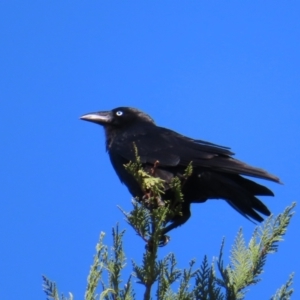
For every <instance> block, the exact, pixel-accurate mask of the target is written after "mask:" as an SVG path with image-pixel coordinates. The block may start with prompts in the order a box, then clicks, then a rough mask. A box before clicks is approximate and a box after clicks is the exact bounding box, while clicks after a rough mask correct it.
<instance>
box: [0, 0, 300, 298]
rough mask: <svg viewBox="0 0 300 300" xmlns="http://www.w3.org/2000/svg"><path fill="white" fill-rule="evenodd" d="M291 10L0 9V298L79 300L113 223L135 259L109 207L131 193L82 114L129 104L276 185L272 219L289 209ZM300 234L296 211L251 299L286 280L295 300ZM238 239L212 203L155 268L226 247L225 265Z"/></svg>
mask: <svg viewBox="0 0 300 300" xmlns="http://www.w3.org/2000/svg"><path fill="white" fill-rule="evenodd" d="M299 9H300V4H299V2H297V1H286V2H283V1H275V2H274V1H251V2H250V1H189V2H186V1H151V2H150V1H148V2H147V1H143V2H140V1H126V2H125V1H85V2H83V1H56V0H54V1H2V2H1V3H0V26H1V30H0V42H1V47H0V65H1V68H0V99H1V118H0V122H1V126H0V128H1V130H0V134H1V147H0V151H1V172H0V177H1V204H0V206H1V207H0V235H1V260H0V278H1V286H0V294H1V298H2V299H20V298H22V299H45V295H44V294H43V292H42V288H41V284H42V282H41V275H42V274H45V275H47V276H48V277H49V278H50V279H52V280H55V281H56V283H57V284H58V287H59V290H60V292H64V293H67V292H69V291H70V292H72V293H73V294H74V295H75V297H76V299H82V297H83V295H84V291H85V287H86V278H87V274H88V271H89V267H90V264H91V263H92V257H93V255H94V247H95V244H96V242H97V240H98V236H99V233H100V231H104V232H106V233H107V235H106V242H107V243H109V244H111V235H110V233H111V228H112V227H113V226H114V225H115V224H116V223H117V222H120V226H121V228H124V229H126V230H127V231H126V236H125V245H124V246H125V251H126V253H127V256H128V258H129V259H131V258H133V259H135V260H136V261H137V262H140V261H141V258H142V253H143V251H144V244H143V242H142V241H141V240H140V239H139V238H138V237H137V236H135V234H134V233H133V231H132V230H131V229H130V228H129V227H128V225H127V224H126V223H125V221H124V218H123V216H122V214H121V213H120V211H119V210H118V209H117V205H121V206H122V207H123V208H124V209H125V210H129V209H130V208H131V206H130V199H131V196H130V195H129V193H128V191H127V189H126V187H124V186H122V185H121V183H120V182H119V180H118V178H117V176H116V175H115V173H114V171H113V169H112V167H111V165H110V162H109V159H108V156H107V154H106V153H105V148H104V134H103V130H102V128H100V127H97V126H96V125H93V124H89V123H86V122H82V121H80V120H79V116H80V115H82V114H84V113H88V112H91V111H97V110H108V109H111V108H115V107H117V106H132V107H137V108H139V109H141V110H144V111H145V112H147V113H148V114H150V115H151V116H152V117H153V118H154V119H155V121H156V122H157V124H159V125H161V126H164V127H168V128H172V129H173V130H176V131H178V132H180V133H182V134H185V135H188V136H191V137H194V138H199V139H203V140H207V141H210V142H214V143H217V144H220V145H224V146H229V147H231V148H232V150H233V151H234V152H235V153H236V157H237V158H239V159H241V160H243V161H246V162H248V163H249V164H252V165H254V166H259V167H262V168H264V169H266V170H268V171H269V172H271V173H274V174H276V175H277V176H279V177H280V178H281V180H282V181H283V183H284V185H278V184H275V183H271V182H264V184H265V185H267V186H268V187H269V188H271V189H272V190H273V191H274V193H275V195H276V197H275V198H268V197H265V198H264V199H263V201H264V202H265V203H266V204H267V205H268V207H269V208H270V209H271V211H272V212H274V213H275V214H278V213H280V212H282V211H283V209H284V208H285V207H286V206H287V205H289V204H290V203H291V202H292V201H297V200H298V198H299V193H300V188H299V174H298V171H299V162H300V159H299V150H300V147H299V144H300V142H299V140H300V134H299V131H300V100H299V99H300V81H299V80H300V79H299V69H300V58H299V57H300V55H299V53H300V43H299V32H300V19H299ZM260 182H263V181H260ZM296 210H298V208H296ZM299 223H300V221H299V216H298V214H296V216H295V217H294V219H293V221H292V224H291V226H290V228H289V230H288V233H287V235H286V237H285V242H284V243H282V244H281V245H280V248H279V253H277V254H275V255H273V256H271V257H270V258H269V260H268V262H267V266H266V269H265V273H264V274H263V276H262V277H263V281H262V283H261V284H260V285H258V286H256V287H252V288H251V291H250V294H249V299H258V297H259V299H268V298H270V296H271V295H272V294H273V293H274V292H275V291H276V289H277V288H279V287H280V285H281V284H283V283H284V282H285V281H286V280H287V278H288V275H289V274H290V273H291V272H292V271H295V272H296V279H295V285H294V286H295V288H296V289H297V291H296V293H295V299H296V298H297V297H299V295H300V294H299V286H300V284H299V274H298V273H299V271H300V263H299V253H298V252H299V251H298V249H299V244H298V243H299V242H298V240H299V229H297V228H299V226H300V224H299ZM297 224H298V225H297ZM240 227H243V229H244V231H245V235H246V237H247V238H249V237H250V236H251V232H252V231H253V229H254V225H253V223H251V222H249V221H247V220H246V219H244V218H243V217H241V216H240V215H239V214H237V213H236V212H235V211H234V210H233V209H232V208H231V207H229V206H228V205H227V204H226V203H225V202H224V201H210V202H208V203H205V204H202V205H194V206H193V208H192V218H191V219H190V221H189V222H188V223H187V224H185V225H184V226H183V227H181V228H179V229H177V230H174V231H173V232H172V233H171V238H172V240H171V242H170V244H169V245H168V246H167V247H165V248H163V249H161V256H164V255H166V254H167V253H169V252H171V251H172V252H175V253H176V255H177V257H178V263H179V267H185V266H187V264H188V262H189V261H190V260H191V259H192V258H196V259H197V261H198V262H199V263H200V261H202V258H203V256H204V255H208V257H209V259H210V260H211V259H212V258H213V257H214V256H217V255H218V253H219V247H220V244H221V240H222V237H223V236H226V245H227V246H226V248H225V251H226V255H225V256H226V257H227V256H228V253H229V250H230V248H229V246H230V245H231V244H232V242H233V240H234V237H235V235H236V233H237V231H238V229H239V228H240ZM128 263H129V266H128V267H129V268H128V270H129V271H130V260H129V261H128ZM129 271H128V272H129ZM140 291H141V288H140V287H139V288H138V292H140Z"/></svg>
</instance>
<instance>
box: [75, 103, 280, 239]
mask: <svg viewBox="0 0 300 300" xmlns="http://www.w3.org/2000/svg"><path fill="white" fill-rule="evenodd" d="M80 119H82V120H85V121H89V122H93V123H96V124H99V125H102V126H103V127H104V131H105V136H106V150H107V152H108V154H109V158H110V161H111V164H112V166H113V168H114V169H115V171H116V173H117V175H118V177H119V179H120V180H121V182H122V183H124V184H125V185H126V186H127V188H128V190H129V192H130V193H131V195H132V196H133V197H138V198H139V199H142V198H143V196H145V195H144V194H145V191H143V190H142V188H141V186H140V185H139V183H138V182H137V180H136V179H135V178H134V177H133V175H131V174H130V173H129V172H128V171H127V170H126V169H125V168H124V164H127V163H128V162H130V161H135V160H136V157H135V155H136V154H135V153H136V151H135V147H136V149H137V152H138V156H139V157H140V161H141V163H142V166H143V169H144V170H145V171H147V172H150V170H151V169H152V170H153V166H154V165H155V176H157V177H160V178H161V179H163V180H164V181H165V183H166V184H165V191H164V192H165V193H164V195H162V197H163V198H162V201H163V200H169V201H171V202H172V200H173V201H175V200H174V195H173V194H172V191H171V188H170V183H171V181H172V179H173V178H174V177H175V176H177V177H178V178H182V180H185V182H184V184H183V185H182V193H183V202H182V203H181V213H180V214H178V215H176V216H173V218H172V219H170V220H167V221H168V222H167V223H169V224H168V225H166V226H165V227H164V229H163V230H162V232H161V234H162V237H163V236H165V234H166V233H168V232H169V231H170V230H172V229H174V228H176V227H178V226H180V225H182V224H184V223H185V222H186V221H187V220H188V219H189V218H190V216H191V211H190V206H191V203H203V202H205V201H207V200H209V199H223V200H225V201H226V202H227V203H228V204H229V205H231V206H232V207H233V208H234V209H236V210H237V211H238V212H239V213H240V214H242V215H243V216H244V217H246V218H248V219H250V220H254V221H257V222H262V221H263V217H262V216H261V215H260V214H262V215H265V216H269V215H270V211H269V209H268V208H267V207H266V206H265V205H264V204H263V203H262V202H261V201H260V200H259V199H258V198H257V197H256V196H274V194H273V192H272V191H271V190H269V189H268V188H267V187H265V186H263V185H260V184H258V183H256V182H254V181H251V180H249V179H247V178H245V177H243V176H251V177H257V178H263V179H267V180H271V181H274V182H277V183H280V180H279V178H278V177H276V176H274V175H272V174H269V173H267V172H266V171H264V170H262V169H259V168H256V167H252V166H250V165H247V164H246V163H244V162H242V161H239V160H237V159H234V158H233V157H232V156H233V155H234V153H233V152H231V151H230V148H228V147H224V146H220V145H216V144H213V143H209V142H206V141H202V140H196V139H193V138H189V137H186V136H184V135H181V134H179V133H177V132H175V131H172V130H170V129H167V128H163V127H159V126H157V125H156V124H155V122H154V120H153V119H152V118H151V117H150V116H149V115H147V114H146V113H144V112H142V111H140V110H138V109H136V108H131V107H118V108H115V109H113V110H111V111H99V112H95V113H89V114H85V115H83V116H81V118H80ZM190 163H192V174H191V175H190V176H189V177H188V178H187V179H186V178H183V174H184V172H185V170H186V168H187V166H188V165H189V164H190ZM242 175H243V176H242ZM259 213H260V214H259Z"/></svg>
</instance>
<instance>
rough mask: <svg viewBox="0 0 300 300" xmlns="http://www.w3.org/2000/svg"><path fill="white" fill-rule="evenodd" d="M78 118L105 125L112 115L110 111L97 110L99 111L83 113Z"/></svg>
mask: <svg viewBox="0 0 300 300" xmlns="http://www.w3.org/2000/svg"><path fill="white" fill-rule="evenodd" d="M80 120H85V121H89V122H93V123H97V124H100V125H105V124H108V123H110V122H111V121H112V115H111V112H110V111H99V112H95V113H89V114H86V115H83V116H81V117H80Z"/></svg>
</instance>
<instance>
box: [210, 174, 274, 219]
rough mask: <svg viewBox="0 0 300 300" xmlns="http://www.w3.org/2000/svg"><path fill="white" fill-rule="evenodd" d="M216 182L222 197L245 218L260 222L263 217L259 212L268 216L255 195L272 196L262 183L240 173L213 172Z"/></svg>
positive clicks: (266, 209) (264, 207)
mask: <svg viewBox="0 0 300 300" xmlns="http://www.w3.org/2000/svg"><path fill="white" fill-rule="evenodd" d="M214 175H215V176H216V177H217V178H216V179H217V180H218V184H219V185H221V186H222V189H220V190H221V191H222V195H220V198H223V199H225V200H226V201H227V203H228V204H229V205H231V206H232V207H233V208H234V209H235V210H237V211H238V212H239V213H240V214H241V215H243V216H244V217H246V218H247V219H250V220H251V219H252V220H255V221H257V222H262V221H263V220H264V219H263V217H262V216H261V215H260V214H259V213H261V214H263V215H265V216H269V215H270V214H271V212H270V211H269V209H268V208H267V207H266V206H265V205H264V204H263V203H262V202H261V201H260V200H259V199H258V198H257V197H256V196H274V194H273V192H272V191H271V190H269V189H268V188H266V187H265V186H263V185H260V184H258V183H256V182H254V181H251V180H249V179H246V178H244V177H242V176H240V175H235V174H234V175H231V176H228V174H226V176H223V175H222V174H214Z"/></svg>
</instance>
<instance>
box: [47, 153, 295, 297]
mask: <svg viewBox="0 0 300 300" xmlns="http://www.w3.org/2000/svg"><path fill="white" fill-rule="evenodd" d="M136 154H137V152H136ZM141 166H142V165H141V162H140V160H139V158H137V161H136V162H134V163H132V162H131V163H129V164H127V165H126V169H127V170H128V172H130V173H131V174H133V176H135V178H136V179H137V181H138V182H139V183H140V184H141V186H142V187H143V191H144V192H145V195H147V197H145V199H144V198H143V199H134V200H133V201H132V204H133V209H132V211H131V212H125V211H123V210H122V209H121V208H120V209H121V211H122V212H123V214H124V215H125V218H126V220H127V222H128V224H130V226H131V227H132V228H133V229H134V230H135V232H136V233H137V235H138V236H140V237H141V238H142V239H143V240H144V241H145V242H146V245H147V247H146V249H145V250H144V253H143V259H142V262H141V263H140V264H138V263H136V262H135V261H132V274H131V275H130V276H129V278H128V279H127V280H126V281H125V282H126V283H125V284H124V283H123V281H122V271H123V269H124V268H125V267H126V266H127V265H126V256H125V253H124V250H123V243H122V241H123V236H124V231H121V232H120V231H119V228H118V226H116V228H115V229H113V231H112V236H113V246H112V248H111V249H109V247H108V246H106V245H105V244H104V241H103V240H104V233H101V234H100V238H99V242H98V244H97V246H96V254H95V256H94V260H93V264H92V266H91V268H90V273H89V275H88V284H87V288H86V292H85V299H86V300H96V299H101V300H102V299H103V300H121V299H125V300H132V299H137V298H136V296H135V292H134V289H133V280H132V278H134V279H135V280H134V282H136V283H139V284H141V285H143V286H144V299H145V300H148V299H152V298H151V297H153V295H156V298H157V299H160V300H189V299H201V300H225V299H227V300H238V299H244V298H245V296H246V294H247V292H248V291H249V287H250V286H253V285H256V284H257V283H259V282H260V281H261V277H260V275H261V274H262V273H263V268H264V265H265V263H266V260H267V257H268V255H269V254H272V253H275V252H276V251H277V250H278V246H279V242H280V241H282V240H283V236H284V235H285V233H286V230H287V227H288V225H289V223H290V221H291V218H292V216H293V209H294V207H295V203H293V204H292V205H290V206H288V207H287V208H286V209H285V210H284V212H283V213H282V214H280V215H279V216H277V217H273V216H271V217H269V218H268V219H267V220H266V221H265V222H264V224H263V225H262V226H260V227H257V228H256V229H255V230H254V233H253V235H252V237H251V239H250V241H249V243H247V242H246V241H245V239H244V236H243V231H242V229H240V230H239V231H238V234H237V236H236V239H235V242H234V244H233V246H232V249H231V254H230V257H229V264H228V265H225V264H224V259H223V249H224V240H223V241H222V244H221V249H220V253H219V256H218V258H217V259H216V260H215V261H214V262H213V263H211V264H209V263H208V258H207V256H204V259H203V260H202V263H201V264H200V267H199V268H196V267H195V264H196V261H195V260H192V261H191V262H190V263H189V266H188V267H187V268H186V269H183V270H181V269H179V268H178V267H177V261H176V257H175V254H174V253H170V254H168V255H167V256H166V257H164V258H162V259H159V258H158V250H159V246H160V245H161V234H160V233H161V230H162V229H163V228H164V226H165V224H166V222H167V220H168V219H169V218H170V217H172V216H173V215H174V214H179V213H180V203H181V202H182V200H183V196H182V192H181V189H182V185H183V184H184V183H185V181H184V178H188V177H189V176H190V175H191V173H192V164H190V165H189V167H188V168H187V170H186V172H185V175H184V178H183V179H182V178H181V180H179V179H178V178H175V179H174V180H173V181H172V183H171V187H172V189H173V192H174V194H175V195H176V200H177V201H175V202H176V203H175V204H174V203H172V204H171V203H169V202H168V201H164V202H163V203H161V202H162V201H161V200H160V199H161V195H162V194H163V193H164V187H165V182H164V181H163V180H161V179H159V178H156V177H155V167H156V166H155V165H154V166H153V169H152V170H151V172H152V173H151V174H148V173H146V172H145V171H144V170H142V168H141ZM105 279H106V280H105ZM43 283H44V284H43V289H44V291H45V293H46V295H47V300H72V299H73V296H72V294H69V298H65V297H64V296H63V295H62V296H61V297H59V293H58V290H57V287H56V285H55V283H54V282H51V281H50V280H49V279H48V278H46V277H45V276H43ZM292 283H293V274H292V275H290V277H289V279H288V281H287V282H286V283H285V284H284V285H283V286H282V287H281V288H280V289H278V290H277V291H276V293H275V295H274V296H272V298H271V299H272V300H287V299H290V298H291V296H292V293H293V289H292ZM175 287H177V288H176V290H175Z"/></svg>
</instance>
